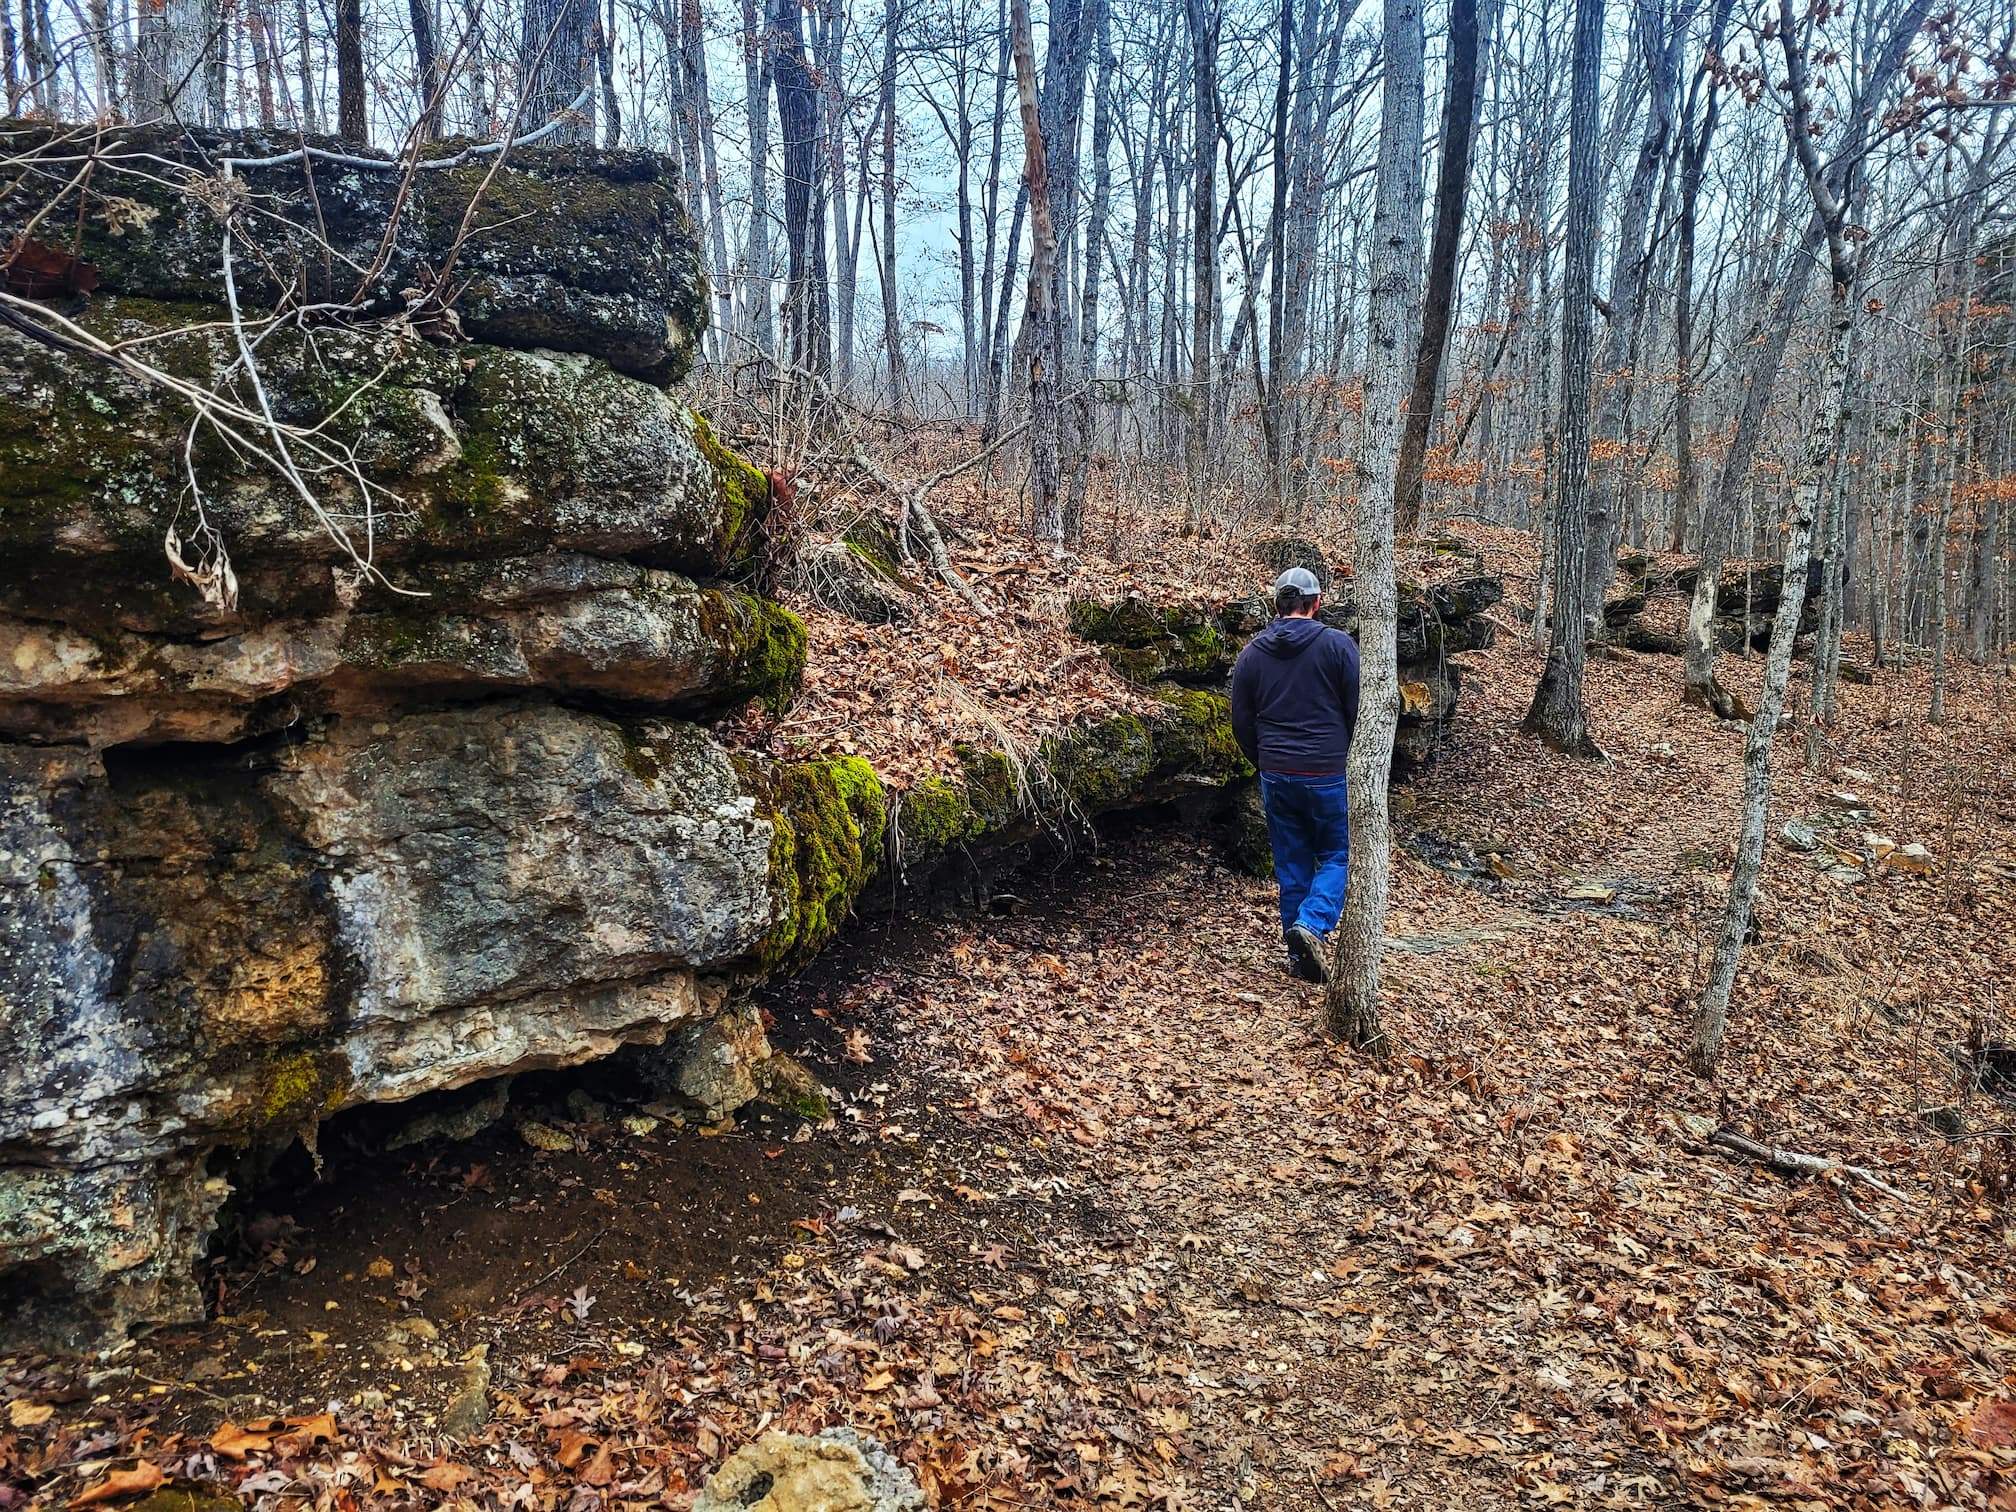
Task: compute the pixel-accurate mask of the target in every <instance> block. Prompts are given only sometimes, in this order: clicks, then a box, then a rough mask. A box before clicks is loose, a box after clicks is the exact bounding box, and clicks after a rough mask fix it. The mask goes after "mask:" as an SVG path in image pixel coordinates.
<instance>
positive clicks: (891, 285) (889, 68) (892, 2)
mask: <svg viewBox="0 0 2016 1512" xmlns="http://www.w3.org/2000/svg"><path fill="white" fill-rule="evenodd" d="M883 9H884V12H885V14H884V17H883V30H882V39H883V42H882V247H881V252H882V256H881V258H880V259H879V260H878V268H879V271H880V273H881V275H882V345H883V348H884V350H885V351H886V352H887V353H888V357H889V410H890V413H891V414H900V413H901V412H902V409H903V403H904V396H905V394H906V392H907V389H908V385H907V383H906V381H905V377H904V372H903V327H902V322H901V320H900V319H899V315H898V310H897V299H896V37H897V33H898V31H899V30H900V29H901V27H902V25H903V6H902V4H901V0H888V3H887V4H886V5H885V6H884V7H883Z"/></svg>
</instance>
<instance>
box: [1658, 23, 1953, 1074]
mask: <svg viewBox="0 0 2016 1512" xmlns="http://www.w3.org/2000/svg"><path fill="white" fill-rule="evenodd" d="M1930 8H1931V0H1910V4H1909V5H1908V6H1907V8H1906V10H1905V12H1904V13H1903V14H1902V16H1901V18H1900V20H1899V21H1898V22H1897V24H1896V27H1895V29H1894V30H1893V31H1892V33H1891V36H1890V39H1889V45H1888V47H1887V48H1886V49H1885V51H1884V52H1883V54H1882V55H1881V56H1880V57H1879V58H1878V59H1877V60H1876V61H1875V63H1874V64H1873V66H1872V68H1871V77H1870V80H1869V82H1868V84H1867V85H1866V86H1865V88H1864V90H1863V91H1862V92H1861V95H1860V103H1862V104H1865V105H1867V106H1870V107H1872V108H1873V106H1874V104H1875V103H1876V102H1877V101H1879V100H1881V98H1882V96H1883V94H1884V92H1885V90H1887V89H1888V87H1889V81H1890V79H1891V78H1894V77H1895V75H1896V71H1897V69H1898V68H1899V67H1900V66H1901V65H1902V63H1903V58H1904V52H1905V49H1906V47H1907V46H1908V45H1909V43H1910V41H1911V38H1912V37H1913V36H1914V35H1916V33H1917V30H1918V27H1919V26H1920V24H1922V22H1923V21H1924V18H1925V13H1926V12H1927V11H1928V10H1929V9H1930ZM1778 22H1779V27H1780V43H1781V45H1782V47H1783V50H1784V55H1785V65H1786V72H1787V75H1788V82H1787V88H1788V92H1789V93H1790V95H1791V99H1792V118H1791V121H1790V122H1789V130H1790V133H1791V136H1792V145H1793V150H1794V152H1795V153H1796V154H1797V156H1798V159H1799V164H1800V169H1801V171H1802V173H1803V174H1804V177H1805V180H1806V187H1807V192H1808V194H1809V195H1810V196H1811V198H1812V201H1813V214H1814V218H1815V220H1817V221H1818V222H1819V223H1820V225H1821V228H1822V229H1823V231H1824V232H1825V235H1826V240H1827V254H1828V268H1829V271H1830V272H1831V274H1832V275H1833V289H1832V298H1831V301H1830V318H1829V320H1828V328H1827V345H1826V350H1825V355H1824V358H1823V361H1822V366H1821V376H1820V417H1819V418H1820V423H1819V424H1816V425H1814V426H1812V427H1811V429H1810V430H1809V432H1808V437H1809V439H1808V442H1807V448H1806V452H1805V456H1804V458H1803V460H1802V462H1801V465H1800V468H1799V471H1798V474H1797V475H1796V477H1795V478H1794V479H1793V486H1792V520H1791V528H1790V531H1789V533H1788V534H1787V537H1786V542H1785V578H1784V583H1785V589H1784V592H1783V594H1782V595H1781V596H1780V597H1779V600H1778V612H1777V615H1776V616H1775V617H1774V619H1773V622H1772V626H1771V651H1770V654H1769V656H1768V657H1767V658H1766V659H1765V664H1764V690H1763V693H1762V694H1761V696H1760V697H1759V698H1758V700H1757V714H1756V717H1755V718H1753V719H1752V720H1751V721H1750V733H1749V736H1748V738H1747V740H1746V741H1745V743H1744V748H1743V813H1742V820H1741V825H1740V828H1739V831H1738V834H1737V840H1736V866H1735V870H1734V872H1733V873H1732V874H1731V876H1730V879H1729V903H1728V907H1727V908H1726V909H1725V910H1724V913H1723V916H1722V931H1721V934H1720V935H1719V936H1718V937H1717V939H1716V941H1715V955H1714V959H1713V960H1712V961H1711V962H1710V964H1709V968H1708V982H1707V985H1706V987H1705V988H1704V989H1703V991H1702V993H1701V1000H1700V1002H1699V1003H1698V1004H1696V1006H1695V1011H1694V1032H1693V1043H1692V1045H1691V1047H1690V1049H1689V1054H1688V1059H1689V1063H1690V1064H1691V1065H1692V1067H1693V1069H1694V1071H1695V1073H1696V1074H1697V1075H1700V1076H1704V1077H1712V1076H1713V1075H1714V1074H1715V1071H1716V1068H1717V1066H1718V1065H1719V1063H1720V1060H1721V1054H1722V1042H1723V1039H1724V1037H1725V1035H1726V1033H1727V1029H1728V1022H1729V1000H1730V997H1731V994H1732V993H1733V991H1734V989H1735V985H1736V967H1737V963H1738V961H1739V960H1740V958H1741V956H1742V952H1743V942H1744V940H1745V939H1746V938H1747V937H1748V935H1749V933H1750V918H1751V913H1752V910H1753V907H1754V904H1755V899H1756V893H1757V878H1758V874H1759V873H1760V871H1761V870H1762V868H1763V859H1764V826H1765V821H1766V819H1767V817H1768V814H1769V809H1770V801H1771V754H1772V743H1773V741H1775V740H1776V738H1777V734H1778V714H1779V711H1780V709H1782V708H1783V706H1784V701H1785V686H1786V683H1787V682H1788V681H1789V680H1790V678H1791V673H1792V643H1793V642H1794V641H1795V640H1796V639H1797V638H1798V632H1799V616H1800V614H1801V613H1802V612H1803V610H1804V608H1805V601H1806V593H1805V584H1806V563H1807V557H1808V554H1809V551H1810V549H1811V546H1812V542H1813V527H1814V516H1815V514H1816V513H1817V511H1818V507H1819V490H1820V479H1821V476H1822V475H1823V473H1824V472H1825V470H1826V467H1827V462H1828V458H1829V456H1830V454H1831V453H1832V451H1833V450H1834V446H1835V439H1836V435H1837V432H1838V431H1839V430H1840V428H1841V425H1842V421H1843V418H1844V413H1845V410H1846V406H1847V402H1848V400H1847V384H1848V354H1849V349H1850V339H1849V338H1850V334H1851V332H1852V330H1853V326H1854V320H1855V304H1854V292H1855V286H1856V282H1857V278H1858V275H1859V271H1860V262H1861V257H1862V248H1863V246H1864V243H1863V242H1861V241H1859V240H1853V239H1851V238H1850V237H1849V236H1848V234H1847V220H1848V215H1847V206H1848V202H1849V198H1850V190H1851V188H1852V185H1853V182H1854V179H1855V174H1856V170H1857V168H1858V167H1859V165H1860V162H1861V153H1860V144H1861V140H1862V135H1863V130H1864V128H1866V125H1867V118H1866V117H1863V118H1861V119H1860V120H1854V121H1851V123H1850V128H1849V132H1848V142H1847V145H1846V147H1845V148H1844V149H1843V151H1841V152H1839V153H1837V154H1836V155H1835V157H1834V158H1833V160H1832V161H1830V162H1829V163H1827V164H1826V165H1824V166H1823V165H1822V164H1821V162H1820V156H1819V149H1818V148H1816V147H1815V146H1814V142H1813V123H1814V109H1813V103H1812V98H1811V88H1810V83H1809V79H1808V75H1807V68H1806V57H1805V52H1804V49H1803V46H1802V45H1801V43H1800V42H1798V41H1797V40H1795V35H1794V34H1795V31H1796V30H1797V28H1796V26H1795V23H1794V21H1793V17H1792V0H1778Z"/></svg>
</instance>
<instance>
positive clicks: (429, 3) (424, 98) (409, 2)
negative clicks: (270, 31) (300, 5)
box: [254, 0, 441, 142]
mask: <svg viewBox="0 0 2016 1512" xmlns="http://www.w3.org/2000/svg"><path fill="white" fill-rule="evenodd" d="M406 16H407V19H408V20H410V21H411V22H412V23H413V76H414V83H415V85H416V87H417V89H418V92H419V100H420V114H419V129H420V140H421V141H423V142H432V141H435V140H436V139H438V138H439V137H440V135H441V78H440V70H439V68H438V66H437V63H436V59H435V56H434V0H406ZM254 39H255V42H256V40H257V33H256V32H255V33H254ZM260 104H261V105H262V106H264V107H269V108H270V102H268V101H267V100H266V98H265V93H264V91H263V90H262V91H261V95H260Z"/></svg>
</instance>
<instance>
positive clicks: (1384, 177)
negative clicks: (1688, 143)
mask: <svg viewBox="0 0 2016 1512" xmlns="http://www.w3.org/2000/svg"><path fill="white" fill-rule="evenodd" d="M1384 50H1385V61H1386V78H1385V84H1384V87H1383V89H1382V92H1381V95H1380V111H1379V180H1378V185H1377V188H1376V190H1375V191H1374V192H1375V199H1374V202H1373V211H1372V262H1373V266H1372V287H1371V297H1370V308H1369V316H1368V322H1367V329H1366V348H1365V418H1364V428H1363V431H1362V432H1361V435H1360V440H1359V445H1358V466H1357V489H1358V538H1357V546H1356V563H1355V565H1356V569H1357V576H1356V579H1355V581H1354V583H1353V591H1354V592H1355V593H1356V595H1357V600H1358V626H1359V629H1358V636H1359V654H1360V661H1359V669H1360V682H1359V688H1360V691H1359V699H1358V725H1357V730H1356V733H1355V734H1354V735H1353V737H1352V741H1351V754H1350V757H1349V758H1348V761H1347V763H1346V782H1345V785H1346V789H1347V791H1348V793H1349V795H1350V835H1351V853H1350V881H1349V884H1348V885H1347V886H1346V888H1345V890H1344V917H1343V919H1342V920H1341V921H1340V923H1339V926H1338V930H1337V950H1336V960H1335V964H1334V966H1333V969H1332V971H1331V974H1330V986H1329V988H1328V989H1327V990H1326V991H1325V993H1324V997H1323V1011H1324V1017H1325V1019H1326V1020H1327V1022H1328V1025H1329V1028H1330V1032H1331V1033H1332V1034H1335V1035H1336V1036H1338V1037H1339V1038H1340V1039H1343V1040H1346V1041H1348V1042H1349V1043H1351V1044H1353V1045H1356V1046H1358V1047H1359V1048H1360V1049H1364V1050H1369V1051H1371V1052H1373V1053H1374V1054H1377V1055H1384V1054H1385V1053H1386V1052H1387V1049H1388V1042H1387V1038H1386V1031H1385V1029H1384V1027H1383V1026H1382V1025H1381V1023H1380V1018H1379V950H1380V941H1381V939H1382V938H1383V936H1384V934H1385V930H1386V891H1387V884H1388V880H1389V873H1390V871H1391V835H1390V824H1389V821H1388V817H1387V812H1386V787H1387V782H1388V780H1389V778H1390V775H1391V773H1392V768H1393V731H1394V726H1395V724H1396V723H1397V722H1398V720H1399V717H1400V672H1399V665H1398V662H1397V660H1396V649H1395V632H1396V629H1397V625H1396V620H1397V618H1398V608H1399V589H1398V584H1397V582H1396V572H1395V566H1394V560H1393V525H1394V493H1395V488H1396V484H1397V481H1398V479H1397V474H1398V468H1399V460H1400V427H1401V418H1400V396H1401V395H1402V393H1404V392H1405V389H1406V385H1407V374H1408V370H1409V368H1410V366H1411V365H1412V360H1413V352H1412V351H1411V350H1410V348H1411V346H1412V342H1411V340H1410V327H1411V325H1412V320H1411V318H1410V317H1411V316H1412V314H1413V310H1414V301H1415V298H1416V294H1417V287H1418V284H1419V280H1420V267H1421V116H1422V93H1423V81H1422V75H1423V73H1424V71H1425V65H1424V59H1423V54H1424V52H1425V50H1426V48H1425V42H1424V38H1423V32H1422V22H1421V6H1420V0H1386V15H1385V42H1384Z"/></svg>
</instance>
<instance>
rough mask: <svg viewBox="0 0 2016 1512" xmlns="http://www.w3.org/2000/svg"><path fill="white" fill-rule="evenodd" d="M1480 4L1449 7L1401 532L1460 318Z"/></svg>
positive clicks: (1407, 525)
mask: <svg viewBox="0 0 2016 1512" xmlns="http://www.w3.org/2000/svg"><path fill="white" fill-rule="evenodd" d="M1477 92H1478V84H1477V0H1450V6H1449V77H1448V81H1447V83H1446V85H1445V86H1444V93H1443V101H1442V161H1441V164H1440V166H1439V167H1438V168H1437V170H1436V174H1435V236H1434V240H1433V241H1432V242H1431V243H1430V244H1429V249H1428V291H1427V296H1426V298H1424V299H1423V300H1422V302H1421V342H1420V347H1421V349H1420V351H1419V352H1418V353H1417V354H1416V356H1415V359H1414V387H1413V389H1412V390H1411V391H1410V392H1409V394H1408V396H1407V428H1406V431H1405V433H1404V434H1403V435H1402V437H1401V440H1400V479H1399V484H1398V492H1399V499H1398V503H1397V506H1396V507H1397V509H1398V511H1399V514H1398V519H1397V520H1396V522H1395V524H1396V528H1397V529H1398V531H1399V532H1400V534H1402V535H1412V534H1414V533H1415V532H1416V531H1417V530H1419V529H1420V528H1421V501H1422V492H1423V488H1422V474H1423V471H1424V469H1425V467H1426V464H1427V460H1428V428H1429V425H1430V423H1431V422H1432V421H1433V420H1434V418H1435V415H1434V409H1435V395H1436V393H1437V391H1438V390H1439V388H1440V386H1441V377H1442V357H1443V353H1444V351H1445V350H1446V349H1447V347H1448V345H1449V325H1450V321H1451V320H1452V318H1453V317H1454V314H1455V303H1456V256H1457V253H1458V252H1460V251H1461V250H1462V246H1463V202H1464V199H1465V197H1466V196H1467V195H1468V193H1469V189H1470V151H1471V146H1472V144H1473V141H1474V138H1475V136H1476V125H1477Z"/></svg>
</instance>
